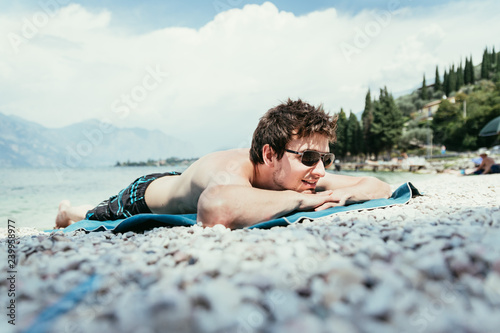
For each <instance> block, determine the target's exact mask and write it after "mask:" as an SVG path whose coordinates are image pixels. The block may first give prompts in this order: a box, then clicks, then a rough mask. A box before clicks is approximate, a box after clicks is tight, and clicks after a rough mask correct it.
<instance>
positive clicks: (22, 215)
mask: <svg viewBox="0 0 500 333" xmlns="http://www.w3.org/2000/svg"><path fill="white" fill-rule="evenodd" d="M184 168H185V167H183V166H182V167H161V168H158V167H121V168H116V167H107V168H86V169H83V168H81V169H70V168H67V169H60V170H57V169H50V168H48V169H35V168H17V169H0V172H1V174H2V177H0V189H1V191H0V203H1V204H0V216H1V217H2V222H1V224H0V228H6V227H7V219H11V220H14V221H15V222H16V226H18V227H34V228H37V229H40V230H46V229H51V228H52V227H53V226H54V219H55V216H56V214H57V207H58V205H59V202H60V201H61V200H63V199H68V200H70V201H71V203H72V204H74V205H81V204H91V205H97V204H98V203H99V202H101V201H102V200H104V199H107V198H109V197H110V196H111V195H115V194H116V193H118V191H120V190H121V189H123V188H124V187H126V186H127V185H128V184H130V183H131V182H132V181H134V180H135V179H136V178H138V177H140V176H142V175H145V174H149V173H155V172H166V171H179V172H182V171H183V169H184ZM343 174H349V175H356V176H364V175H371V176H375V177H377V178H380V179H382V180H384V181H386V182H388V183H389V184H394V185H400V184H402V183H404V182H407V181H415V180H423V179H424V178H429V177H432V176H431V175H420V174H414V173H409V172H343Z"/></svg>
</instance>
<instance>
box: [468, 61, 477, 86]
mask: <svg viewBox="0 0 500 333" xmlns="http://www.w3.org/2000/svg"><path fill="white" fill-rule="evenodd" d="M469 64H470V66H469V76H470V82H469V83H470V84H474V83H475V82H476V78H475V74H474V64H473V63H472V54H471V55H470V60H469Z"/></svg>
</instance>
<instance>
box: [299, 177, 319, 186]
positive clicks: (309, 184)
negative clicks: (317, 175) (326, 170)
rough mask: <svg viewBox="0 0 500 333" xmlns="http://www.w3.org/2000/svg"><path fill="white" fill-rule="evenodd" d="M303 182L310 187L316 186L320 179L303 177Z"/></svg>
mask: <svg viewBox="0 0 500 333" xmlns="http://www.w3.org/2000/svg"><path fill="white" fill-rule="evenodd" d="M302 183H304V184H305V185H306V186H308V187H316V184H317V183H318V181H317V180H306V179H302Z"/></svg>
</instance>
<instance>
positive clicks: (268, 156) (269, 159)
mask: <svg viewBox="0 0 500 333" xmlns="http://www.w3.org/2000/svg"><path fill="white" fill-rule="evenodd" d="M262 159H263V160H264V164H265V165H267V166H269V167H273V166H274V163H275V162H276V152H275V151H274V149H273V148H271V146H270V145H269V144H265V145H264V147H262Z"/></svg>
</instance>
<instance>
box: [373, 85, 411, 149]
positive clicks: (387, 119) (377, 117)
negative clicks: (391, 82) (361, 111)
mask: <svg viewBox="0 0 500 333" xmlns="http://www.w3.org/2000/svg"><path fill="white" fill-rule="evenodd" d="M403 122H404V118H403V114H402V113H401V111H400V110H399V108H398V107H397V105H396V103H395V102H394V98H393V97H392V95H391V94H389V93H388V92H387V87H385V88H384V89H383V90H382V89H380V97H379V100H378V101H376V102H375V103H374V108H373V124H372V129H373V130H372V133H373V141H374V145H375V154H376V155H377V156H378V154H379V153H380V152H382V151H390V150H391V149H392V147H393V146H394V144H395V143H396V142H397V141H398V140H399V138H400V137H401V133H402V130H403Z"/></svg>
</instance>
